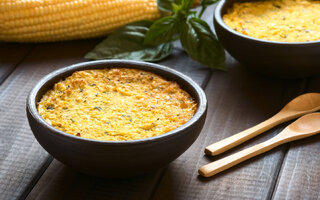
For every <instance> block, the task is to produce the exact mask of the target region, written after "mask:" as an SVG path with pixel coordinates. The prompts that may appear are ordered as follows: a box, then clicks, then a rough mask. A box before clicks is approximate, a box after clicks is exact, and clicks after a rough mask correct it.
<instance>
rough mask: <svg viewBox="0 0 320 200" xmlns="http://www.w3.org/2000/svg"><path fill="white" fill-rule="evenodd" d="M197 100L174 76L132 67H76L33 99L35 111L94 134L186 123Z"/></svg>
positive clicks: (117, 136)
mask: <svg viewBox="0 0 320 200" xmlns="http://www.w3.org/2000/svg"><path fill="white" fill-rule="evenodd" d="M196 109H197V104H196V102H195V101H194V100H193V98H192V97H191V96H190V95H189V94H188V93H187V92H185V91H184V90H182V89H181V88H180V87H179V85H178V84H177V83H175V82H171V81H167V80H165V79H163V78H162V77H160V76H158V75H156V74H153V73H151V72H146V71H142V70H137V69H126V68H111V69H96V70H85V71H78V72H75V73H73V74H72V76H70V77H67V78H66V79H65V80H63V81H60V82H58V83H56V84H55V85H54V88H53V89H52V90H50V91H48V92H47V93H46V94H45V95H44V96H43V97H42V99H41V101H40V102H39V103H38V111H39V113H40V115H41V116H42V117H43V118H44V119H45V120H46V121H47V122H48V123H49V124H51V125H52V126H54V127H56V128H57V129H59V130H62V131H64V132H66V133H69V134H72V135H76V136H80V137H84V138H91V139H97V140H111V141H119V140H136V139H143V138H148V137H153V136H157V135H160V134H163V133H166V132H169V131H171V130H173V129H176V128H177V127H179V126H181V125H182V124H184V123H186V122H187V121H188V120H189V119H190V118H191V117H192V116H193V115H194V113H195V111H196Z"/></svg>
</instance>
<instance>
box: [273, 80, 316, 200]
mask: <svg viewBox="0 0 320 200" xmlns="http://www.w3.org/2000/svg"><path fill="white" fill-rule="evenodd" d="M307 91H308V92H320V78H313V79H311V80H310V82H309V84H308V89H307ZM319 155H320V135H316V136H313V137H311V138H307V139H303V140H300V141H295V142H292V143H291V144H290V146H289V150H288V153H287V155H286V157H285V160H284V162H283V165H282V169H281V174H280V175H279V178H278V181H277V185H276V187H275V190H274V194H273V199H320V156H319Z"/></svg>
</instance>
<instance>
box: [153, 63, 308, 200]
mask: <svg viewBox="0 0 320 200" xmlns="http://www.w3.org/2000/svg"><path fill="white" fill-rule="evenodd" d="M228 61H229V62H228V66H230V68H229V71H228V73H223V72H215V73H214V74H213V75H212V77H211V79H210V81H209V83H208V85H207V87H206V94H207V97H208V102H209V110H208V116H207V120H206V124H205V127H204V129H203V130H202V133H201V135H200V137H199V138H198V140H197V141H196V142H195V143H194V144H193V145H192V146H191V148H189V149H188V151H186V152H185V153H184V154H183V155H182V156H180V157H179V158H178V159H177V160H176V161H174V162H173V163H171V164H170V166H169V168H168V169H167V171H166V173H165V175H164V177H163V179H162V180H161V182H160V184H159V187H158V188H157V190H156V192H155V194H154V196H153V199H183V200H185V199H268V198H270V195H271V194H272V190H273V186H274V183H275V181H276V177H277V175H278V172H279V170H280V166H281V163H282V160H283V157H284V155H285V149H286V147H285V146H281V147H278V148H275V149H274V150H272V151H270V152H268V153H265V154H262V155H260V156H258V157H256V158H253V159H251V160H248V161H246V162H244V163H242V164H240V165H238V166H235V167H233V168H231V169H229V170H227V171H225V172H222V173H220V174H217V175H216V176H214V177H212V178H202V177H199V176H198V172H197V170H198V168H199V167H200V166H202V165H204V164H207V163H209V162H211V161H214V160H216V159H219V158H222V157H224V156H226V155H228V154H230V153H233V152H237V151H239V150H240V149H243V148H245V147H248V146H252V145H253V144H256V143H260V142H262V141H265V140H266V139H268V138H270V137H272V136H274V135H275V134H277V133H278V132H279V131H280V130H282V128H283V127H284V126H285V125H281V126H278V127H277V128H275V129H272V130H271V131H268V132H266V133H265V134H264V135H262V136H259V137H258V138H255V139H252V140H250V141H248V142H246V143H244V144H242V145H240V146H239V147H237V148H235V149H233V150H230V151H229V152H226V153H224V154H222V155H220V156H216V157H206V156H204V153H203V150H204V148H205V147H206V146H207V145H208V144H211V143H213V142H216V141H219V140H221V139H223V138H225V137H227V136H230V135H232V134H235V133H237V132H239V131H242V130H244V129H246V128H248V127H251V126H253V125H255V124H257V123H258V122H261V121H263V120H265V119H267V118H268V117H270V116H272V115H273V114H275V113H276V112H277V111H279V109H280V108H281V107H282V106H284V105H285V104H286V103H287V102H288V101H289V100H290V99H292V98H293V97H295V96H297V95H298V94H299V93H301V92H302V89H303V87H304V84H303V82H301V81H281V80H273V79H269V78H264V77H259V76H258V75H256V74H251V73H247V72H246V71H245V70H244V69H243V68H241V67H240V66H238V64H237V62H235V61H234V60H233V59H231V58H229V59H228Z"/></svg>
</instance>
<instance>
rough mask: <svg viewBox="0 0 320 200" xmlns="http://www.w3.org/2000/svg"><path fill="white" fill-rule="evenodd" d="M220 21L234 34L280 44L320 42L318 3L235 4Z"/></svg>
mask: <svg viewBox="0 0 320 200" xmlns="http://www.w3.org/2000/svg"><path fill="white" fill-rule="evenodd" d="M223 21H224V22H225V23H226V24H227V25H228V26H229V27H231V28H232V29H234V30H235V31H237V32H239V33H242V34H245V35H248V36H251V37H254V38H260V39H265V40H271V41H279V42H308V41H315V40H320V1H316V0H266V1H250V2H241V3H238V2H237V3H234V4H233V7H232V8H230V9H228V11H227V13H226V14H225V15H224V16H223Z"/></svg>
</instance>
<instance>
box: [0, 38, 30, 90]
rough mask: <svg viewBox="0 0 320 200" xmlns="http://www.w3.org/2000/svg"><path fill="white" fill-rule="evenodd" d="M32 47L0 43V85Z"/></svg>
mask: <svg viewBox="0 0 320 200" xmlns="http://www.w3.org/2000/svg"><path fill="white" fill-rule="evenodd" d="M33 47H34V45H29V44H16V43H4V42H0V52H1V54H0V84H1V83H2V82H3V81H4V80H5V79H6V78H7V77H8V75H9V74H10V73H11V72H12V71H13V70H14V69H15V68H16V66H17V65H18V64H19V63H20V62H21V61H23V59H24V58H25V57H26V56H27V55H28V53H29V52H30V51H31V49H32V48H33Z"/></svg>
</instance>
